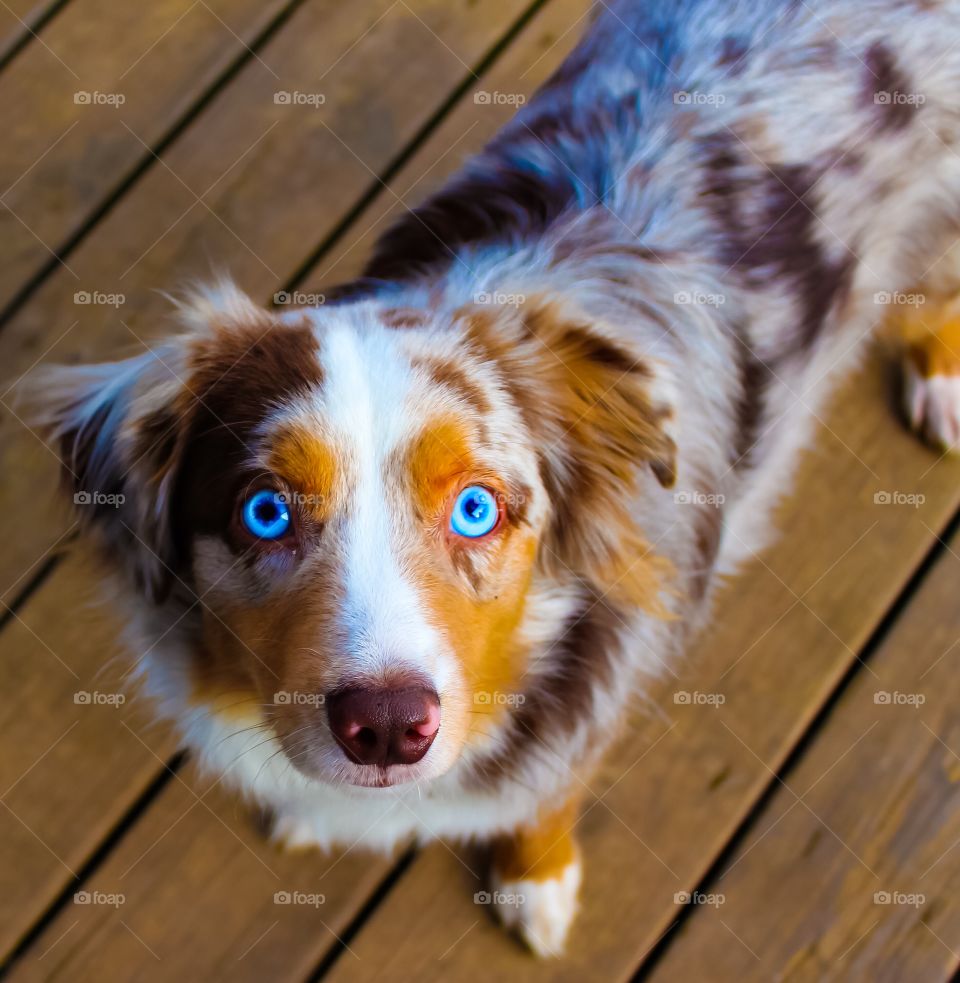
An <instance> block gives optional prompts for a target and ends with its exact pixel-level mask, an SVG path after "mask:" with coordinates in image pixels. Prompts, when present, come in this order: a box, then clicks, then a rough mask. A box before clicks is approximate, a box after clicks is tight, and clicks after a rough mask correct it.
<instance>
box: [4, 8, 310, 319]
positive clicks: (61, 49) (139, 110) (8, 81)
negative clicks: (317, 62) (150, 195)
mask: <svg viewBox="0 0 960 983" xmlns="http://www.w3.org/2000/svg"><path fill="white" fill-rule="evenodd" d="M290 3H291V0H268V2H266V3H263V2H258V0H210V2H209V3H207V2H204V3H195V2H193V0H155V2H151V3H149V4H123V3H117V2H116V0H77V2H75V3H71V4H69V5H68V6H67V7H66V8H65V9H64V10H63V11H62V12H61V13H60V14H59V16H57V17H55V18H54V19H53V20H52V21H51V23H50V24H48V25H47V27H46V28H45V29H44V30H43V31H42V32H41V34H39V35H37V37H35V38H34V39H32V41H31V43H30V44H29V45H28V46H27V47H26V48H25V49H24V50H23V51H21V52H20V54H19V55H18V57H17V58H16V59H14V61H13V62H12V63H11V64H10V66H9V67H8V68H7V70H6V71H5V72H4V73H3V75H2V76H0V98H3V102H4V152H3V155H2V157H0V189H2V197H0V202H2V204H3V206H4V207H2V208H0V310H3V309H4V308H6V306H7V305H8V303H9V302H10V301H11V299H12V298H14V297H15V296H16V295H17V293H18V291H20V290H21V288H23V287H24V285H25V284H27V283H28V282H30V281H31V280H32V279H33V278H34V277H35V276H36V275H37V274H38V273H39V272H40V271H41V270H42V269H43V268H44V267H46V266H47V265H48V264H49V262H50V261H51V259H52V258H53V256H54V254H55V253H58V252H59V250H60V247H61V246H62V245H63V244H64V243H65V242H66V241H67V240H68V239H69V238H70V237H71V236H72V235H73V234H74V233H75V231H76V230H78V229H79V228H80V227H81V226H82V225H83V223H84V222H85V221H87V220H88V219H89V217H90V216H91V215H92V214H93V213H95V212H96V210H97V208H98V207H99V206H100V205H101V204H102V203H103V201H104V200H105V199H106V198H107V197H108V196H109V195H110V193H111V192H112V191H113V190H114V189H115V188H116V187H118V186H119V185H120V184H121V183H122V182H123V180H124V178H125V177H126V176H127V175H128V174H130V173H131V172H133V171H134V170H135V169H136V168H137V166H138V165H139V164H140V163H141V162H143V161H145V160H149V159H150V151H149V149H148V148H149V147H151V146H154V145H155V144H157V143H158V142H159V141H160V140H161V139H162V138H163V137H164V135H165V134H166V133H167V132H168V131H169V130H171V128H172V127H174V126H175V125H176V123H177V121H178V120H179V119H181V118H182V117H183V116H184V114H186V113H187V112H189V110H190V108H191V107H192V106H193V105H194V103H196V102H197V100H198V99H200V98H201V97H202V95H203V94H204V93H205V92H206V91H207V90H208V89H209V88H210V87H211V86H212V85H213V84H214V83H215V82H216V80H217V79H218V78H219V77H220V76H221V75H222V74H223V72H224V71H225V70H226V69H227V68H228V67H229V66H230V65H231V64H232V63H234V62H235V61H236V60H237V59H238V58H255V56H254V55H253V53H252V51H251V50H250V49H249V48H248V45H249V44H251V43H252V42H253V41H254V39H255V38H256V37H257V36H258V35H259V34H260V33H261V31H263V30H264V28H265V27H266V26H267V25H268V24H269V23H270V22H271V21H272V20H273V19H274V18H275V17H276V16H277V14H278V13H279V12H281V11H282V10H284V8H285V7H287V6H289V5H290ZM8 16H9V15H8ZM254 63H255V64H256V65H257V68H258V70H259V71H260V72H262V73H263V74H264V75H266V76H268V77H271V80H272V81H276V80H277V79H278V78H279V75H278V74H277V72H278V69H274V68H272V67H271V66H270V65H269V64H268V63H267V62H265V61H256V60H255V62H254ZM278 84H279V83H278ZM102 99H108V100H109V101H108V102H99V100H102ZM78 100H79V101H78ZM83 100H87V101H83ZM119 100H123V101H122V103H120V104H118V101H119ZM71 268H72V264H71V263H70V261H69V259H68V260H66V267H65V269H67V270H69V269H71ZM75 289H78V290H79V289H81V286H80V285H79V283H78V284H77V285H76V286H75Z"/></svg>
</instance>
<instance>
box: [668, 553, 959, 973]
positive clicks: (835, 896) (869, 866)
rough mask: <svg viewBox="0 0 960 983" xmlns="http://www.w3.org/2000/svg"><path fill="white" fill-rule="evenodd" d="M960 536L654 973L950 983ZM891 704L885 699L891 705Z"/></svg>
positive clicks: (955, 879)
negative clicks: (946, 982)
mask: <svg viewBox="0 0 960 983" xmlns="http://www.w3.org/2000/svg"><path fill="white" fill-rule="evenodd" d="M958 549H960V536H954V537H953V540H952V543H951V544H950V546H949V547H948V552H946V553H944V554H943V555H942V556H941V557H940V559H939V560H938V561H937V563H936V565H935V566H934V568H933V569H932V570H931V571H930V573H929V575H928V576H927V577H926V578H925V580H924V582H923V584H922V586H921V588H920V590H919V591H918V593H917V594H916V596H915V598H914V599H913V600H912V601H911V603H910V605H909V607H908V608H907V609H906V611H905V612H904V613H903V614H902V615H901V616H900V618H899V620H898V621H897V622H896V624H895V625H894V627H893V630H892V631H891V632H890V634H889V635H888V636H887V637H886V639H885V640H884V642H883V644H882V645H881V647H880V648H879V649H878V651H877V652H876V654H875V655H874V657H873V658H871V659H870V662H869V664H868V666H865V667H864V668H863V669H861V670H860V672H859V674H858V676H857V678H856V679H855V680H854V681H853V683H852V685H851V686H850V688H849V689H848V690H847V691H846V692H845V693H844V694H843V696H842V697H841V699H840V700H839V702H838V703H837V705H836V706H835V707H834V708H833V709H832V710H831V713H830V716H829V719H828V720H827V721H826V723H825V725H824V726H823V728H822V729H821V730H820V731H819V732H818V734H817V737H816V740H815V742H814V743H813V744H812V746H811V747H809V748H808V749H807V751H806V753H805V754H804V755H803V757H802V758H801V759H800V761H799V763H798V764H797V766H796V767H795V768H794V769H792V770H791V771H790V773H789V774H788V775H787V776H786V777H785V778H784V780H783V782H782V783H781V784H780V785H779V786H778V790H777V791H776V793H775V794H774V796H773V797H772V799H771V800H770V801H769V802H768V804H767V806H766V807H765V808H764V810H763V812H762V813H761V814H760V815H759V816H758V817H757V818H756V820H755V821H754V822H753V823H752V826H751V830H750V833H749V835H748V836H747V838H746V839H745V840H744V841H743V842H742V844H741V845H740V846H739V847H738V849H737V850H736V852H735V854H734V856H733V857H731V858H730V859H729V860H728V861H726V862H725V865H724V866H725V869H724V871H723V872H722V873H721V876H720V877H719V878H718V879H717V880H716V881H715V882H712V883H711V884H709V885H708V886H707V887H706V888H705V889H704V890H705V893H708V894H710V895H713V896H714V897H713V903H712V904H710V905H697V906H696V908H695V909H694V910H693V913H692V914H691V917H690V919H689V921H688V922H687V924H686V925H685V926H684V928H683V931H682V933H681V934H680V935H679V937H678V938H677V939H675V940H674V941H673V944H671V945H670V946H669V947H668V948H667V950H666V953H665V956H664V958H663V959H662V960H661V961H659V962H658V964H657V965H656V967H655V969H654V971H653V972H652V974H651V976H650V977H649V978H650V979H651V980H652V981H657V983H659V981H666V980H677V979H698V978H712V979H730V980H758V981H759V980H764V981H766V980H771V979H787V978H789V979H791V980H798V981H799V980H880V979H887V980H923V981H934V980H947V979H949V978H951V977H952V975H953V972H954V971H955V970H956V968H957V965H958V964H960V896H958V894H957V885H958V884H960V717H958V716H957V712H956V708H957V705H958V703H960V672H958V671H957V670H958V658H960V655H958V643H960V606H958V605H957V583H958V582H960V555H958V553H957V550H958ZM878 700H881V701H883V700H885V701H886V702H879V703H878V702H877V701H878Z"/></svg>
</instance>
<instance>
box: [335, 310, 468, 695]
mask: <svg viewBox="0 0 960 983" xmlns="http://www.w3.org/2000/svg"><path fill="white" fill-rule="evenodd" d="M391 341H392V339H391V337H390V335H389V333H388V332H386V331H384V330H383V329H380V328H379V327H377V326H366V330H362V331H359V332H358V331H356V330H350V329H348V328H335V329H333V330H328V331H326V332H325V333H324V339H323V345H324V369H325V372H324V379H325V383H324V389H325V393H324V406H325V412H326V414H327V417H328V419H330V420H331V422H332V424H333V426H334V427H335V428H336V429H337V430H338V431H339V432H340V433H342V434H343V438H344V441H345V443H346V445H347V446H348V447H349V452H350V455H351V462H352V466H353V468H354V469H355V472H354V473H355V480H354V484H353V485H352V486H351V489H350V501H349V503H348V506H347V509H348V515H349V519H348V523H349V526H348V530H347V536H346V542H347V546H346V569H345V577H344V584H345V587H346V602H345V605H344V608H343V611H342V613H341V617H342V620H343V624H344V626H345V628H346V629H347V633H348V638H349V642H348V646H347V651H346V652H345V653H343V659H344V662H345V671H346V672H347V673H350V672H355V673H357V674H358V675H359V676H361V677H365V676H373V677H376V676H377V675H379V674H382V673H387V674H389V673H393V672H396V671H397V670H398V669H401V670H402V669H404V668H409V669H412V670H416V671H419V672H420V673H422V674H423V675H424V676H425V677H426V678H427V679H430V680H432V682H433V685H434V687H435V688H436V690H437V692H438V693H439V694H441V697H442V695H443V690H444V688H445V686H446V685H448V684H449V680H450V676H451V672H452V670H453V666H452V664H451V660H450V658H449V656H448V655H447V653H446V645H445V642H444V639H443V638H442V636H441V635H440V633H439V632H438V631H437V630H436V628H435V627H434V626H433V625H431V624H430V622H429V620H428V618H427V611H426V606H425V604H424V600H423V598H422V597H421V595H420V593H419V591H418V589H417V586H416V584H415V582H414V580H413V579H412V577H411V576H410V571H408V570H405V569H404V567H403V564H402V562H401V559H400V557H399V553H398V538H399V537H398V534H397V527H398V523H399V522H400V518H401V517H399V516H397V515H395V514H394V512H393V508H394V506H393V504H392V503H394V502H396V501H397V497H396V495H395V494H393V492H394V491H395V490H394V489H389V488H387V487H386V484H385V481H386V480H387V479H386V477H385V473H386V464H387V462H388V460H389V459H390V455H391V454H392V453H393V452H394V451H395V450H396V448H397V445H398V443H399V442H400V440H401V439H402V438H403V436H404V435H405V432H406V431H407V429H408V428H406V427H405V426H404V421H403V419H402V413H403V409H402V408H403V406H404V403H405V397H406V395H407V392H408V390H409V386H410V376H409V373H408V372H407V371H406V369H405V366H404V362H403V360H402V359H401V358H398V356H397V352H396V348H395V346H394V345H393V344H391Z"/></svg>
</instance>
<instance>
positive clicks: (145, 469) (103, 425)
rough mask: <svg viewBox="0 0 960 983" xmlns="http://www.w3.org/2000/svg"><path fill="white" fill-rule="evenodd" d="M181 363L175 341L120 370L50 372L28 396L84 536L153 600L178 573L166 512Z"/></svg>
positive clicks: (38, 375)
mask: <svg viewBox="0 0 960 983" xmlns="http://www.w3.org/2000/svg"><path fill="white" fill-rule="evenodd" d="M183 362H184V346H183V345H182V344H180V343H177V342H170V343H167V344H165V345H163V346H160V347H158V348H157V349H155V350H153V351H149V352H147V353H145V354H143V355H140V356H138V357H136V358H130V359H126V360H124V361H119V362H108V363H104V364H100V365H80V366H49V367H43V368H41V369H39V370H37V371H36V372H34V373H32V374H31V375H30V376H29V378H28V379H27V380H26V382H25V385H24V387H23V389H24V392H25V394H26V395H25V397H24V399H25V402H26V403H27V409H26V412H27V414H28V416H29V418H30V419H31V422H32V423H33V425H34V426H36V427H37V428H38V430H39V431H40V432H41V433H43V434H44V436H45V437H46V438H47V440H48V441H49V444H50V447H51V449H52V450H53V451H55V453H56V454H57V455H58V457H59V458H60V461H61V465H62V467H61V471H62V476H63V479H64V484H65V486H66V490H67V493H68V495H69V497H70V501H71V502H72V504H73V509H74V513H75V515H76V517H77V519H78V521H79V522H80V525H81V528H82V529H83V530H84V531H86V532H90V533H92V534H93V535H94V536H95V539H96V542H97V544H98V546H99V547H100V548H101V549H102V550H103V551H104V552H105V553H106V554H107V555H108V556H109V558H110V559H111V560H112V561H113V562H115V563H120V564H121V565H122V566H123V567H125V569H126V570H127V572H128V573H129V574H130V575H131V576H132V578H133V581H134V583H135V584H136V586H137V587H138V588H139V589H141V590H143V591H144V592H145V593H146V594H147V595H148V596H150V597H152V598H153V599H155V600H160V599H161V598H162V597H163V596H165V594H166V592H167V591H168V589H169V586H170V582H171V579H172V576H173V570H174V567H175V557H174V556H173V552H172V543H171V537H170V528H169V525H170V524H169V515H168V505H169V496H170V491H171V488H172V485H173V481H174V480H175V475H176V469H177V463H178V459H179V456H180V451H181V445H182V433H183V421H182V420H181V419H179V418H178V415H177V413H176V412H175V408H176V406H177V402H178V400H179V399H180V397H181V394H182V392H183V383H182V382H181V373H182V372H183V371H184V369H183Z"/></svg>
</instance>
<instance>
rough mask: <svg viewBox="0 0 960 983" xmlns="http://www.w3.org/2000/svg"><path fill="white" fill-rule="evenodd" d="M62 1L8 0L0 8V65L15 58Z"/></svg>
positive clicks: (33, 38)
mask: <svg viewBox="0 0 960 983" xmlns="http://www.w3.org/2000/svg"><path fill="white" fill-rule="evenodd" d="M61 5H62V0H46V2H37V0H8V2H5V3H4V4H3V6H2V7H0V64H2V63H5V62H6V61H7V60H8V59H10V58H12V57H15V55H16V53H17V52H18V51H20V50H22V49H23V48H24V47H26V45H28V44H29V43H30V42H31V41H33V40H35V38H36V35H37V32H38V31H42V30H43V24H44V23H45V22H46V21H47V20H48V19H49V18H50V17H51V16H53V15H54V14H55V13H56V11H57V8H58V7H60V6H61Z"/></svg>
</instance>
